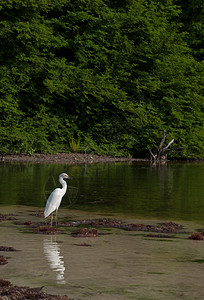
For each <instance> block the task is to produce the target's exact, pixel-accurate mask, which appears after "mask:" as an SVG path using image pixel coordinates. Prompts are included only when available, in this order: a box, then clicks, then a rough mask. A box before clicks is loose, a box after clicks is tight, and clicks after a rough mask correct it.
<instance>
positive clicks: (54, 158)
mask: <svg viewBox="0 0 204 300" xmlns="http://www.w3.org/2000/svg"><path fill="white" fill-rule="evenodd" d="M2 161H3V162H22V163H25V162H28V163H60V164H86V163H109V162H148V161H149V160H148V159H140V158H128V157H112V156H101V155H94V154H83V153H58V154H40V153H39V154H33V155H27V154H8V155H5V156H3V158H2Z"/></svg>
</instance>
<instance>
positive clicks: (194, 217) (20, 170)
mask: <svg viewBox="0 0 204 300" xmlns="http://www.w3.org/2000/svg"><path fill="white" fill-rule="evenodd" d="M203 171H204V164H203V163H199V164H198V163H193V164H191V163H168V164H167V165H160V166H151V165H149V164H136V163H111V164H88V165H60V164H58V165H57V164H0V179H1V180H0V204H1V206H0V213H14V214H16V216H17V219H20V220H26V221H27V220H33V221H36V222H39V218H37V217H35V216H33V215H31V211H39V210H40V211H43V209H44V206H45V203H46V199H47V196H48V194H49V193H50V192H51V191H52V190H53V189H54V188H55V187H56V186H60V184H59V183H58V175H59V174H60V173H62V172H67V173H68V174H69V175H70V176H72V177H73V180H69V182H68V184H69V187H68V193H67V194H66V196H65V197H64V199H63V202H62V204H61V207H60V209H59V218H60V219H64V218H69V219H70V220H77V219H90V218H99V217H102V216H103V217H104V216H105V217H110V218H113V217H114V218H122V219H124V220H126V221H127V222H135V223H145V224H156V223H157V222H160V221H174V222H178V223H180V224H182V225H183V226H184V229H185V231H186V233H184V234H182V235H176V236H175V237H174V238H171V239H152V238H148V237H147V236H146V233H144V232H132V231H131V232H129V231H124V230H120V229H99V232H101V233H102V235H99V237H98V238H86V239H83V238H75V237H72V236H71V235H70V232H67V233H66V234H64V235H55V236H47V235H40V234H33V233H27V232H25V228H24V226H19V225H18V226H17V225H15V224H14V222H13V221H5V222H1V223H0V246H1V245H5V246H12V247H14V248H16V249H18V250H20V251H18V252H9V253H8V252H7V253H5V252H2V253H0V255H4V256H6V257H9V260H8V264H7V265H4V266H0V272H1V276H0V277H1V278H3V279H7V280H10V281H11V282H12V283H13V284H18V285H28V286H32V287H36V286H45V288H44V290H45V291H46V292H49V293H53V294H60V295H63V294H67V295H68V296H69V297H70V298H74V299H77V300H79V299H96V300H97V299H98V300H100V299H101V300H103V299H106V300H109V299H110V300H116V299H119V300H120V299H123V300H126V299H152V300H153V299H154V300H155V299H158V300H159V299H172V300H174V299H202V297H203V294H204V286H203V280H202V279H203V277H204V264H202V262H204V241H192V240H189V239H188V236H189V232H193V231H197V230H198V229H203V227H204V186H203V182H204V172H203ZM40 221H42V220H41V219H40ZM83 245H86V246H83Z"/></svg>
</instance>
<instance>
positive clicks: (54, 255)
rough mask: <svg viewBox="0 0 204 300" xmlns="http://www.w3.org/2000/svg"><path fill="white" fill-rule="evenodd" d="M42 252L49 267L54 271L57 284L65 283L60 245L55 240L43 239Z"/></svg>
mask: <svg viewBox="0 0 204 300" xmlns="http://www.w3.org/2000/svg"><path fill="white" fill-rule="evenodd" d="M43 248H44V254H45V257H46V258H47V261H48V263H49V265H50V268H51V269H52V270H53V271H55V272H56V281H57V283H59V284H65V283H66V282H65V279H64V272H65V266H64V261H63V256H62V255H60V246H59V243H57V242H56V241H53V240H52V238H51V240H48V239H45V240H44V245H43Z"/></svg>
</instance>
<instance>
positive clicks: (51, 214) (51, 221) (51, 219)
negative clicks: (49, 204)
mask: <svg viewBox="0 0 204 300" xmlns="http://www.w3.org/2000/svg"><path fill="white" fill-rule="evenodd" d="M52 220H53V214H51V228H52Z"/></svg>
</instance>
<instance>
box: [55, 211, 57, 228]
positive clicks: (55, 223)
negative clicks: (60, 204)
mask: <svg viewBox="0 0 204 300" xmlns="http://www.w3.org/2000/svg"><path fill="white" fill-rule="evenodd" d="M55 225H56V226H57V209H56V214H55Z"/></svg>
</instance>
